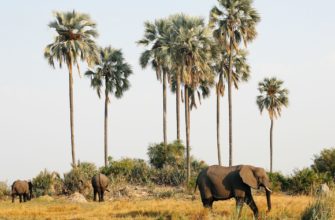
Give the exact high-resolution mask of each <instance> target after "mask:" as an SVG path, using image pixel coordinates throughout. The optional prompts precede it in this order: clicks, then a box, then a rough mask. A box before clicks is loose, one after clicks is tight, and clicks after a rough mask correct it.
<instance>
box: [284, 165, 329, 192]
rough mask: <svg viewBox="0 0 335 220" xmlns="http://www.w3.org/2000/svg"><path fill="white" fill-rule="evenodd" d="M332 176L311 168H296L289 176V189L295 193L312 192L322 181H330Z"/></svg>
mask: <svg viewBox="0 0 335 220" xmlns="http://www.w3.org/2000/svg"><path fill="white" fill-rule="evenodd" d="M330 181H331V178H330V177H329V176H328V175H327V174H325V173H317V172H315V171H314V170H313V169H311V168H304V169H302V170H295V171H294V174H293V175H292V176H291V177H290V178H288V184H289V188H288V190H289V191H291V192H292V193H294V194H306V195H307V194H311V193H314V192H315V190H316V188H317V187H319V186H320V185H321V184H322V183H329V182H330Z"/></svg>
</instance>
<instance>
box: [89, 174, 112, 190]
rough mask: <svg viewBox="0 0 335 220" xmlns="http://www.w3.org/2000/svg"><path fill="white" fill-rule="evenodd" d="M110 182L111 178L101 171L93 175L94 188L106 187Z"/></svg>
mask: <svg viewBox="0 0 335 220" xmlns="http://www.w3.org/2000/svg"><path fill="white" fill-rule="evenodd" d="M108 184H109V179H108V177H107V176H106V175H104V174H102V173H99V174H96V175H94V176H93V177H92V186H93V188H97V187H102V188H106V187H107V186H108Z"/></svg>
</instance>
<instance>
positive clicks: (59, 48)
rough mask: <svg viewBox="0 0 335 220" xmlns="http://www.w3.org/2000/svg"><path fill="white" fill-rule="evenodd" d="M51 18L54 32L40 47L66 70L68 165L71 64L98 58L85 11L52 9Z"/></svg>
mask: <svg viewBox="0 0 335 220" xmlns="http://www.w3.org/2000/svg"><path fill="white" fill-rule="evenodd" d="M54 16H55V17H56V20H55V21H52V22H50V23H49V27H50V28H53V29H55V30H56V32H57V36H56V37H55V40H54V42H52V43H51V44H48V45H47V46H46V48H45V50H44V57H45V58H46V59H47V60H48V62H49V64H50V65H51V66H52V67H55V61H57V62H58V63H59V67H60V68H62V65H63V62H64V63H65V64H66V65H67V68H68V70H69V100H70V128H71V151H72V165H73V166H74V167H75V166H76V157H75V143H74V124H73V121H74V119H73V74H72V67H73V65H77V68H78V72H79V73H80V70H79V61H80V60H81V61H85V62H86V63H87V64H88V65H89V66H90V65H93V64H95V63H97V62H98V61H99V54H98V50H97V47H96V44H95V42H94V40H93V38H95V37H97V36H98V33H97V31H96V28H95V27H96V24H95V23H94V22H93V21H92V20H91V18H90V16H89V15H88V14H83V13H78V12H75V11H72V12H55V13H54Z"/></svg>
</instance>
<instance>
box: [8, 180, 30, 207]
mask: <svg viewBox="0 0 335 220" xmlns="http://www.w3.org/2000/svg"><path fill="white" fill-rule="evenodd" d="M32 194H33V184H32V183H31V181H25V180H16V181H14V183H13V184H12V202H14V199H15V197H16V196H17V195H18V196H19V198H20V202H22V199H23V201H24V202H26V201H27V200H30V199H31V198H32Z"/></svg>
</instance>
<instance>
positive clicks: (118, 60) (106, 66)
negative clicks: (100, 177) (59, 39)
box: [85, 47, 132, 167]
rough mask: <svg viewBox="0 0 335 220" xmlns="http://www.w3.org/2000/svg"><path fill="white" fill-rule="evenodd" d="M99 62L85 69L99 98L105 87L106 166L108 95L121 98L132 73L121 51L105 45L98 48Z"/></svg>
mask: <svg viewBox="0 0 335 220" xmlns="http://www.w3.org/2000/svg"><path fill="white" fill-rule="evenodd" d="M100 56H101V63H99V64H98V65H96V66H95V69H94V70H88V71H86V73H85V75H86V76H88V77H90V78H91V86H92V87H93V88H94V89H96V90H97V93H98V96H99V98H100V97H101V89H102V88H103V87H104V88H105V120H104V151H105V152H104V162H105V166H106V167H107V166H108V160H107V158H108V104H109V103H110V98H109V95H113V96H115V97H116V98H121V97H122V96H123V94H124V92H125V91H127V90H128V89H129V86H130V83H129V80H128V77H129V75H130V74H132V70H131V67H130V65H129V64H128V63H126V62H125V61H124V58H123V55H122V51H121V50H116V49H113V48H112V47H106V48H104V49H102V48H101V49H100Z"/></svg>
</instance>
